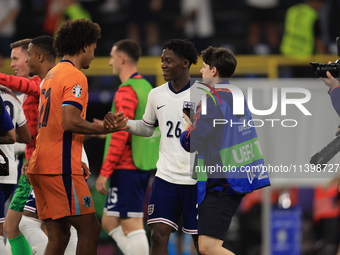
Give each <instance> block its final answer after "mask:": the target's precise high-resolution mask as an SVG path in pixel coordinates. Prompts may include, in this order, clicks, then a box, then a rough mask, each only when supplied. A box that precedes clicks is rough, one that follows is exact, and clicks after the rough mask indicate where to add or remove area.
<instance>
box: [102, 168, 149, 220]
mask: <svg viewBox="0 0 340 255" xmlns="http://www.w3.org/2000/svg"><path fill="white" fill-rule="evenodd" d="M149 177H150V171H143V170H114V171H113V173H112V174H111V177H110V188H109V191H108V194H107V199H106V204H105V207H104V213H106V215H107V216H115V217H143V215H144V213H143V212H144V196H145V191H146V189H147V187H148V184H149Z"/></svg>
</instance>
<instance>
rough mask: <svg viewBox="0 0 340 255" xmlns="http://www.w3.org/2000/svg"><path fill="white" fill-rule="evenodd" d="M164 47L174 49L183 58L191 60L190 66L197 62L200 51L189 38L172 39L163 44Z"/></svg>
mask: <svg viewBox="0 0 340 255" xmlns="http://www.w3.org/2000/svg"><path fill="white" fill-rule="evenodd" d="M164 49H169V50H172V51H173V52H174V53H175V54H176V55H177V56H178V57H180V58H181V59H187V60H189V67H190V66H191V65H192V64H194V65H196V64H197V55H198V53H197V51H196V48H195V45H194V44H193V43H192V42H190V41H188V40H182V39H172V40H170V41H168V42H166V43H164V44H163V46H162V50H164Z"/></svg>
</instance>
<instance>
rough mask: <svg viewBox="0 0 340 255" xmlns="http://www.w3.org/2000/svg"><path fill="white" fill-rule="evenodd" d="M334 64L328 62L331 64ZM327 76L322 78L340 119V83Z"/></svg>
mask: <svg viewBox="0 0 340 255" xmlns="http://www.w3.org/2000/svg"><path fill="white" fill-rule="evenodd" d="M331 63H332V62H328V64H331ZM326 76H327V77H328V78H322V80H323V82H324V83H325V84H326V86H328V87H329V92H328V93H329V95H330V96H331V101H332V105H333V107H334V109H335V111H336V112H337V114H338V115H339V117H340V82H339V81H338V80H337V79H335V78H334V77H333V76H332V74H331V73H330V72H329V71H327V72H326ZM338 190H339V191H340V183H339V181H338Z"/></svg>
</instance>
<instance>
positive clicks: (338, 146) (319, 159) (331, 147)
mask: <svg viewBox="0 0 340 255" xmlns="http://www.w3.org/2000/svg"><path fill="white" fill-rule="evenodd" d="M338 38H339V37H338ZM335 135H336V137H335V138H334V139H333V140H332V141H331V142H330V143H329V144H327V145H326V146H325V147H323V149H322V150H321V151H319V152H317V153H315V154H314V155H313V156H312V157H311V159H310V163H311V164H313V165H321V168H320V170H321V169H323V168H324V167H325V166H326V164H327V163H328V161H330V160H331V159H332V158H333V157H334V156H335V155H336V154H337V153H338V152H339V151H340V126H339V129H338V132H336V134H335Z"/></svg>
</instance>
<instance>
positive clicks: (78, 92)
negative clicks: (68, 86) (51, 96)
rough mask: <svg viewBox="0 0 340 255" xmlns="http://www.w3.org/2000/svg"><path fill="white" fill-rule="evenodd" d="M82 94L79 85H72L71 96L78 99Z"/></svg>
mask: <svg viewBox="0 0 340 255" xmlns="http://www.w3.org/2000/svg"><path fill="white" fill-rule="evenodd" d="M82 92H83V89H82V87H81V86H80V85H74V86H73V89H72V94H73V95H74V96H75V97H80V96H81V93H82Z"/></svg>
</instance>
